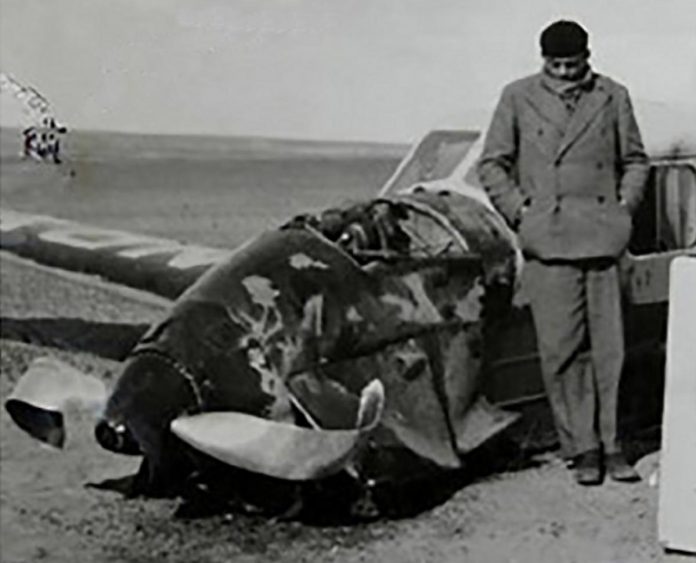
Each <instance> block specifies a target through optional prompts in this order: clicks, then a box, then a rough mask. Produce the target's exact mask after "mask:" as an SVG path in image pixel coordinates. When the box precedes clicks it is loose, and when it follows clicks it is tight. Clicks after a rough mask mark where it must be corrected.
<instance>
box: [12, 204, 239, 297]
mask: <svg viewBox="0 0 696 563" xmlns="http://www.w3.org/2000/svg"><path fill="white" fill-rule="evenodd" d="M0 248H2V249H3V250H7V251H9V252H12V253H14V254H17V255H19V256H23V257H26V258H30V259H32V260H35V261H36V262H39V263H41V264H45V265H48V266H57V267H59V268H63V269H66V270H72V271H77V272H84V273H88V274H95V275H98V276H101V277H103V278H105V279H108V280H110V281H113V282H116V283H120V284H123V285H127V286H130V287H133V288H136V289H142V290H145V291H149V292H152V293H155V294H157V295H161V296H163V297H167V298H170V299H174V298H176V297H177V296H178V295H180V294H181V293H182V292H183V291H184V290H185V289H186V288H187V287H189V286H190V285H191V284H192V283H193V282H194V281H196V280H197V279H198V278H199V277H200V276H201V274H203V272H205V271H206V270H207V269H208V268H210V267H211V266H212V265H214V264H217V263H218V262H220V261H222V260H224V259H225V258H227V257H228V256H229V255H230V254H231V251H229V250H225V249H218V248H209V247H204V246H198V245H189V244H182V243H179V242H176V241H172V240H168V239H163V238H156V237H150V236H145V235H137V234H133V233H128V232H124V231H117V230H111V229H102V228H99V227H94V226H89V225H83V224H80V223H75V222H72V221H66V220H63V219H55V218H53V217H48V216H45V215H32V214H27V213H19V212H16V211H11V210H7V209H2V210H0Z"/></svg>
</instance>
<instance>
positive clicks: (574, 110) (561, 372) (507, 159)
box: [478, 21, 648, 485]
mask: <svg viewBox="0 0 696 563" xmlns="http://www.w3.org/2000/svg"><path fill="white" fill-rule="evenodd" d="M540 43H541V54H542V56H543V59H544V63H543V69H542V71H541V72H540V73H538V74H534V75H532V76H529V77H527V78H522V79H521V80H517V81H515V82H513V83H511V84H509V85H508V86H506V87H505V88H504V90H503V93H502V96H501V98H500V101H499V103H498V106H497V108H496V110H495V113H494V115H493V119H492V121H491V124H490V127H489V129H488V133H487V135H486V139H485V145H484V148H483V153H482V155H481V159H480V161H479V164H478V172H479V176H480V179H481V183H482V184H483V186H484V187H485V188H486V191H487V193H488V195H489V196H490V199H491V201H492V203H493V205H494V206H495V207H496V208H497V209H498V211H499V212H500V213H501V214H502V215H503V216H504V217H505V219H506V221H507V222H508V224H509V225H510V226H511V227H512V228H513V229H514V230H515V231H517V233H518V236H519V242H520V245H521V248H522V252H523V254H524V256H525V270H524V275H523V278H524V284H525V289H526V290H527V293H528V295H529V298H530V303H531V309H532V316H533V318H534V324H535V327H536V332H537V341H538V347H539V354H540V357H541V365H542V373H543V379H544V385H545V387H546V393H547V395H548V398H549V402H550V404H551V409H552V411H553V415H554V420H555V423H556V429H557V431H558V435H559V439H560V442H561V450H562V454H563V456H564V457H565V458H567V459H572V460H573V462H574V470H575V479H576V481H577V482H578V483H580V484H582V485H595V484H599V483H601V482H602V478H603V475H604V471H605V470H606V472H607V473H608V474H609V475H610V476H611V477H612V478H613V479H615V480H618V481H636V480H639V476H638V474H637V473H636V471H635V469H633V467H631V466H630V465H629V464H628V463H627V462H626V459H625V457H624V455H623V453H622V452H621V448H620V446H619V443H618V441H617V402H618V389H619V378H620V375H621V369H622V365H623V358H624V341H623V322H622V314H621V295H620V288H619V273H618V268H617V261H618V258H619V257H620V256H621V254H622V253H623V252H624V250H625V249H626V246H627V245H628V241H629V238H630V235H631V226H632V225H631V223H632V221H631V216H632V214H633V213H634V212H635V211H636V208H637V207H638V204H639V203H640V200H641V197H642V193H643V189H644V184H645V181H646V177H647V173H648V164H647V157H646V155H645V151H644V150H643V144H642V141H641V137H640V132H639V130H638V126H637V124H636V120H635V117H634V115H633V109H632V107H631V100H630V97H629V94H628V91H627V90H626V88H625V87H624V86H622V85H620V84H618V83H616V82H614V81H613V80H611V79H610V78H608V77H606V76H602V75H600V74H597V73H595V72H593V71H592V69H591V67H590V64H589V57H590V51H589V49H588V44H587V43H588V42H587V32H586V31H585V30H584V29H583V28H582V27H581V26H580V25H578V24H577V23H575V22H571V21H558V22H555V23H553V24H551V25H550V26H548V27H547V28H546V29H545V30H544V31H543V32H542V34H541V40H540Z"/></svg>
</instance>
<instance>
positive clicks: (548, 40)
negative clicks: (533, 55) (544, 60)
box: [539, 20, 587, 57]
mask: <svg viewBox="0 0 696 563" xmlns="http://www.w3.org/2000/svg"><path fill="white" fill-rule="evenodd" d="M539 42H540V44H541V54H542V55H543V56H544V57H575V56H577V55H582V54H583V53H586V52H587V32H586V31H585V30H584V29H583V28H582V26H581V25H579V24H577V23H575V22H573V21H567V20H560V21H557V22H554V23H552V24H551V25H550V26H548V27H547V28H546V29H545V30H544V31H542V32H541V38H540V41H539Z"/></svg>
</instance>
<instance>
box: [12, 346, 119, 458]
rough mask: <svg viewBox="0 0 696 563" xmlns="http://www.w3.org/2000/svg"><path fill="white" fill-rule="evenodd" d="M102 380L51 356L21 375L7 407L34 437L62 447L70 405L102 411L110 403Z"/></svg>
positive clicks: (14, 419)
mask: <svg viewBox="0 0 696 563" xmlns="http://www.w3.org/2000/svg"><path fill="white" fill-rule="evenodd" d="M106 398H107V391H106V386H105V385H104V383H103V382H102V381H100V380H99V379H97V378H96V377H94V376H91V375H87V374H85V373H83V372H81V371H80V370H78V369H76V368H74V367H72V366H70V365H68V364H66V363H64V362H61V361H60V360H57V359H56V358H51V357H47V356H46V357H41V358H37V359H36V360H34V361H33V362H32V363H31V365H30V366H29V368H28V369H27V371H26V372H25V373H24V374H23V375H22V376H21V377H20V379H19V381H18V382H17V385H16V387H15V388H14V390H13V391H12V394H11V395H10V397H9V398H8V399H7V401H6V402H5V409H6V410H7V412H8V413H9V415H10V417H11V418H12V420H13V421H14V422H15V424H17V426H19V427H20V428H21V429H22V430H24V431H25V432H27V433H28V434H29V435H30V436H32V437H33V438H36V439H37V440H41V441H42V442H46V443H47V444H49V445H51V446H54V447H57V448H62V447H63V445H64V443H65V436H66V431H65V422H64V414H63V413H64V412H65V411H66V409H68V408H69V407H70V406H75V407H78V408H81V409H85V410H88V411H90V412H93V413H94V414H95V415H96V414H97V413H99V412H100V411H101V410H102V408H103V406H104V404H105V403H106Z"/></svg>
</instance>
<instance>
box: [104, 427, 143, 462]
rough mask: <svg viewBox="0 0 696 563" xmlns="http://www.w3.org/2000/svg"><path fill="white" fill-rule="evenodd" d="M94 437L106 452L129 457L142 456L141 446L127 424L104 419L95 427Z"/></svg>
mask: <svg viewBox="0 0 696 563" xmlns="http://www.w3.org/2000/svg"><path fill="white" fill-rule="evenodd" d="M94 435H95V437H96V439H97V442H98V443H99V445H100V446H101V447H102V448H104V449H105V450H109V451H112V452H116V453H118V454H127V455H140V454H141V453H142V451H141V450H140V446H139V445H138V443H137V442H136V441H135V438H133V435H132V434H131V433H130V431H129V430H128V428H127V427H126V425H125V424H118V423H114V422H111V421H109V420H103V419H102V420H100V421H99V422H98V423H97V425H96V426H95V427H94Z"/></svg>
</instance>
